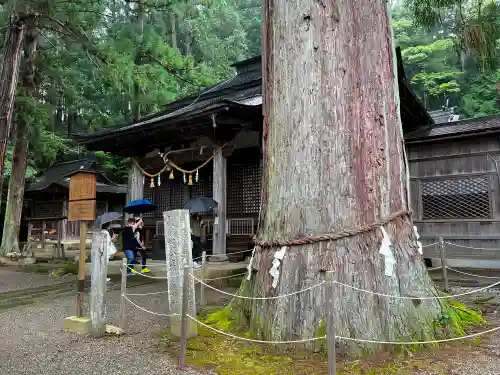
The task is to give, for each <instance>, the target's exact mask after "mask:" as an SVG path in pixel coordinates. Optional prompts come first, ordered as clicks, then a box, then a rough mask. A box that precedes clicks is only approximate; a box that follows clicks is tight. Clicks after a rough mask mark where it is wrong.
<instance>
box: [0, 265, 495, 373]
mask: <svg viewBox="0 0 500 375" xmlns="http://www.w3.org/2000/svg"><path fill="white" fill-rule="evenodd" d="M62 281H68V280H67V279H65V278H63V279H61V278H53V279H52V278H49V277H47V276H46V275H40V274H27V273H23V272H18V271H16V270H12V269H7V268H0V292H3V291H7V290H15V289H23V288H28V287H36V286H43V285H51V284H55V283H58V282H62ZM493 281H495V280H493ZM493 281H492V282H493ZM164 287H165V285H164V283H162V282H158V283H155V284H148V285H143V286H139V287H134V288H130V290H129V292H130V293H148V292H157V291H162V290H164ZM470 290H473V289H471V288H459V287H453V288H452V291H451V294H456V293H463V292H467V291H470ZM207 293H210V291H208V290H207ZM119 295H120V292H119V291H118V290H112V291H110V292H109V293H107V296H106V297H107V298H106V308H107V316H108V319H107V321H108V324H115V325H117V322H118V309H119ZM207 297H208V298H210V297H209V296H207ZM477 297H479V298H485V297H492V298H491V299H490V300H488V302H487V305H488V306H489V307H490V308H491V306H493V309H494V311H493V312H492V313H490V314H488V316H487V318H488V319H489V321H490V323H491V326H492V327H500V309H495V306H500V290H499V289H493V290H492V289H490V290H488V291H485V292H481V293H477V294H473V295H471V296H468V297H464V298H461V299H462V300H464V302H466V303H468V304H470V303H473V302H474V299H475V298H477ZM131 298H132V299H133V301H134V302H136V303H137V304H139V305H141V306H143V307H144V308H146V309H148V310H151V311H155V312H160V313H165V312H166V299H165V295H153V296H147V297H131ZM476 303H477V301H476ZM74 304H75V298H74V296H70V297H59V298H55V299H50V300H46V301H43V302H40V303H38V304H36V305H30V306H24V307H14V308H11V309H9V310H6V311H3V312H1V313H0V338H1V344H0V370H5V371H10V372H13V373H19V374H24V375H45V374H47V375H49V374H50V375H53V374H58V375H59V374H60V375H66V374H68V375H70V374H71V375H73V374H79V375H90V374H96V375H102V374H110V373H113V372H115V373H117V374H121V373H122V371H123V373H126V374H131V375H134V374H143V373H154V374H159V375H181V374H182V375H201V373H200V372H197V371H194V370H192V369H189V370H187V371H179V370H177V369H176V359H174V358H171V357H170V356H169V355H168V354H167V353H165V352H164V351H163V350H162V348H161V345H160V343H159V337H158V333H159V332H161V331H165V330H167V328H168V321H167V318H165V317H161V316H155V315H150V314H148V313H146V312H143V311H140V310H138V309H136V308H135V307H133V306H131V305H127V324H128V326H127V327H126V332H127V334H126V335H124V336H121V337H106V338H103V339H92V338H91V337H90V336H88V335H79V334H73V333H68V332H65V331H63V329H62V326H63V320H64V318H65V317H67V316H70V315H74V308H75V306H74ZM444 350H445V351H444V352H443V353H442V354H443V356H444V355H446V362H448V363H451V369H450V372H449V374H452V375H498V374H500V331H497V332H495V333H493V334H490V335H488V336H487V337H484V338H483V341H482V343H481V344H479V345H471V346H468V345H467V344H464V345H463V346H461V345H459V346H457V347H453V348H448V349H444ZM435 354H436V356H438V357H439V356H440V355H441V354H440V352H439V351H438V352H437V353H435ZM428 375H435V374H428Z"/></svg>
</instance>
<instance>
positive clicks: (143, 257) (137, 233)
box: [132, 218, 151, 273]
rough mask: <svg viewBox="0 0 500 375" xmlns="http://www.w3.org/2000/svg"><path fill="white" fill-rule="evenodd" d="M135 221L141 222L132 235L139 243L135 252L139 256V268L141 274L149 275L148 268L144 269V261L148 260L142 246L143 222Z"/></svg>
mask: <svg viewBox="0 0 500 375" xmlns="http://www.w3.org/2000/svg"><path fill="white" fill-rule="evenodd" d="M135 221H136V222H139V221H140V222H141V223H140V224H139V226H138V227H137V229H136V230H135V232H134V235H135V238H136V239H137V242H139V243H140V246H139V247H137V249H136V250H137V251H138V252H139V254H140V255H141V266H142V269H141V272H142V273H149V272H151V270H150V269H149V268H148V267H146V260H147V259H148V256H147V254H146V247H145V246H144V222H143V221H142V219H141V218H137V219H135ZM134 258H135V256H134ZM132 272H135V271H134V270H132Z"/></svg>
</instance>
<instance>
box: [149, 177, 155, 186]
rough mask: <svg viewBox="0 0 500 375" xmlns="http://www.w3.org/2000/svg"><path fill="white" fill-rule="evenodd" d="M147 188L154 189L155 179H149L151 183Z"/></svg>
mask: <svg viewBox="0 0 500 375" xmlns="http://www.w3.org/2000/svg"><path fill="white" fill-rule="evenodd" d="M149 187H152V188H154V187H155V179H154V178H153V177H151V182H150V183H149Z"/></svg>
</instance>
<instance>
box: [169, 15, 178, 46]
mask: <svg viewBox="0 0 500 375" xmlns="http://www.w3.org/2000/svg"><path fill="white" fill-rule="evenodd" d="M170 40H171V43H172V47H173V48H177V20H176V17H175V12H174V11H173V10H172V13H170Z"/></svg>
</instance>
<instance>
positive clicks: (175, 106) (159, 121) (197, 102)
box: [73, 49, 434, 153]
mask: <svg viewBox="0 0 500 375" xmlns="http://www.w3.org/2000/svg"><path fill="white" fill-rule="evenodd" d="M396 58H397V62H398V80H399V82H400V98H402V99H403V100H401V102H402V103H401V104H402V105H401V110H402V112H403V111H404V115H403V114H402V117H405V119H406V120H408V119H411V121H410V122H408V121H406V122H405V124H406V127H405V131H413V130H415V128H416V127H417V126H420V125H428V124H433V123H434V121H433V119H432V117H431V116H430V115H429V114H428V113H427V111H426V110H425V108H424V107H423V106H422V104H421V102H420V100H419V99H418V98H417V97H416V95H415V94H414V93H413V91H412V90H411V88H410V87H409V85H408V83H407V80H406V76H405V74H404V69H403V63H402V60H401V52H400V50H399V49H398V50H397V52H396ZM260 59H261V57H260V56H257V57H255V58H253V59H249V60H247V61H246V62H244V64H243V65H248V66H251V64H252V63H253V64H255V63H257V62H258V61H259V60H260ZM253 60H255V61H253ZM249 61H250V63H249ZM235 66H238V65H237V64H235ZM261 90H262V74H261V71H260V70H255V69H254V68H252V69H249V70H242V71H241V73H240V74H238V75H236V76H235V77H233V78H231V79H229V80H227V81H223V82H221V83H220V84H218V85H215V86H213V87H212V88H210V89H207V90H205V91H204V92H203V93H201V94H200V95H199V96H198V97H191V98H187V99H182V100H179V101H176V102H174V103H171V104H169V105H168V106H167V108H166V109H165V111H162V112H160V113H157V114H154V115H151V116H149V117H147V118H145V119H144V120H143V121H141V122H138V123H134V124H130V125H126V126H123V127H121V128H118V129H108V130H105V131H101V132H97V133H94V134H91V135H81V134H79V135H73V137H74V138H75V140H76V141H78V142H80V143H82V144H84V145H86V146H87V148H88V149H90V150H103V149H104V150H107V151H111V152H115V153H116V152H119V151H118V150H117V147H119V145H120V144H121V145H123V144H124V143H126V142H124V141H126V140H127V139H128V141H129V142H133V143H134V142H137V138H135V137H136V136H140V138H141V139H142V140H143V139H144V138H147V136H146V134H147V133H145V132H146V131H147V132H148V133H149V132H152V131H155V130H156V129H159V128H161V129H162V131H165V132H169V131H170V132H173V131H174V130H175V131H177V130H179V129H181V131H182V129H183V127H182V126H183V124H186V123H188V122H190V121H194V120H195V119H196V120H198V121H200V120H201V119H203V117H207V115H209V114H212V113H218V112H221V111H224V110H226V109H227V108H238V106H239V108H249V109H251V108H255V107H261V106H262V94H261ZM248 91H255V92H254V94H253V95H247V96H245V93H247V92H248ZM238 96H240V97H238ZM256 113H258V112H257V111H256ZM243 116H245V115H243ZM205 121H206V118H205ZM413 122H414V123H415V124H413ZM113 139H114V140H115V142H113V143H112V144H110V143H109V142H108V141H110V140H113ZM172 141H173V139H172ZM128 152H129V151H128ZM128 152H125V151H123V152H122V153H128ZM134 152H135V151H134Z"/></svg>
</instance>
